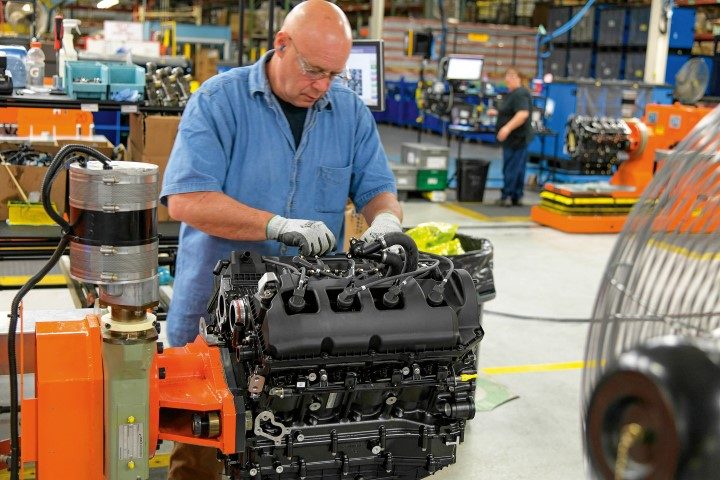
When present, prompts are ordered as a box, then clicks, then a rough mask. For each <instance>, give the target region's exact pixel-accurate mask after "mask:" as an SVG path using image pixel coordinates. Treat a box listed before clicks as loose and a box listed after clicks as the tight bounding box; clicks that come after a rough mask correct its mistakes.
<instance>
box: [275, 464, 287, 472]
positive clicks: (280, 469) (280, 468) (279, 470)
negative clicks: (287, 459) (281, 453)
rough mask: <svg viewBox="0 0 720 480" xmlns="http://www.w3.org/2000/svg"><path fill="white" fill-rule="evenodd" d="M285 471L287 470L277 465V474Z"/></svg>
mask: <svg viewBox="0 0 720 480" xmlns="http://www.w3.org/2000/svg"><path fill="white" fill-rule="evenodd" d="M283 470H285V469H284V468H283V466H282V465H276V466H275V472H277V473H282V472H283Z"/></svg>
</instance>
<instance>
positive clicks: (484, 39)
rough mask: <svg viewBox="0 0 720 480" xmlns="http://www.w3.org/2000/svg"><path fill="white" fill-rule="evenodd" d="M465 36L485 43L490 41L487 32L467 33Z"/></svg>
mask: <svg viewBox="0 0 720 480" xmlns="http://www.w3.org/2000/svg"><path fill="white" fill-rule="evenodd" d="M467 38H468V40H469V41H471V42H481V43H485V42H489V41H490V35H488V34H487V33H468V36H467Z"/></svg>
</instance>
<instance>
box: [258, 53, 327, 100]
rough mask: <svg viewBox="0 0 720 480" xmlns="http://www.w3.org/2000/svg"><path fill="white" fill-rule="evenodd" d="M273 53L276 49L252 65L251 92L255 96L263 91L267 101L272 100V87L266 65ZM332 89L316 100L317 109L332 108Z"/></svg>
mask: <svg viewBox="0 0 720 480" xmlns="http://www.w3.org/2000/svg"><path fill="white" fill-rule="evenodd" d="M273 53H275V50H269V51H268V52H267V53H266V54H265V55H263V56H262V57H261V58H260V60H258V61H257V62H255V63H254V64H253V65H252V66H251V67H250V76H249V87H250V94H251V95H253V96H255V94H257V93H262V94H263V95H264V96H265V99H266V100H267V101H270V100H269V99H270V98H272V95H271V94H272V89H271V88H270V81H269V80H268V78H267V74H266V73H265V66H266V64H267V62H268V61H269V60H270V58H271V57H272V55H273ZM331 91H332V88H330V90H328V92H327V93H326V94H325V95H323V97H322V98H320V99H319V100H318V101H317V102H315V105H313V107H314V108H315V109H316V110H323V109H328V110H331V109H332V101H331V100H330V98H329V97H330V92H331Z"/></svg>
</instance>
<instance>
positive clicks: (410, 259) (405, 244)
mask: <svg viewBox="0 0 720 480" xmlns="http://www.w3.org/2000/svg"><path fill="white" fill-rule="evenodd" d="M383 239H384V240H385V244H386V245H387V246H388V247H391V246H393V245H399V246H401V247H402V248H403V249H404V250H405V257H406V258H407V266H406V271H408V272H412V271H414V270H417V266H418V256H419V252H418V248H417V245H416V244H415V240H413V239H412V238H411V237H410V236H408V235H405V234H404V233H400V232H393V233H387V234H385V235H383Z"/></svg>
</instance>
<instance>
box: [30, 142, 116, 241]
mask: <svg viewBox="0 0 720 480" xmlns="http://www.w3.org/2000/svg"><path fill="white" fill-rule="evenodd" d="M76 152H77V153H83V154H85V155H87V156H89V157H92V158H95V159H97V160H99V161H100V162H101V163H102V164H103V168H104V169H108V170H109V169H111V168H112V167H111V165H110V162H112V160H110V158H108V157H107V156H105V155H103V154H102V153H100V152H98V151H97V150H94V149H92V148H90V147H86V146H85V145H74V144H70V145H65V146H64V147H62V148H61V149H60V150H59V151H58V153H57V154H56V155H55V157H54V158H53V160H52V162H51V163H50V165H49V166H48V171H47V173H46V174H45V178H44V179H43V183H42V204H43V207H44V208H45V211H46V212H47V214H48V216H50V218H52V219H53V221H54V222H55V223H57V224H58V225H60V228H62V229H63V230H64V231H69V230H70V225H69V224H68V223H67V222H66V221H65V219H64V218H62V216H60V215H59V214H58V213H57V212H55V210H54V209H53V208H52V205H51V202H50V191H51V190H52V185H53V182H54V180H55V177H56V176H57V175H58V173H59V172H60V167H62V166H64V164H65V159H66V157H68V156H69V155H70V154H71V153H76ZM74 160H75V159H74V158H73V159H71V161H74Z"/></svg>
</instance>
